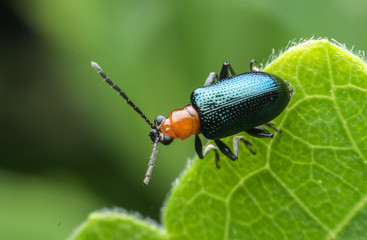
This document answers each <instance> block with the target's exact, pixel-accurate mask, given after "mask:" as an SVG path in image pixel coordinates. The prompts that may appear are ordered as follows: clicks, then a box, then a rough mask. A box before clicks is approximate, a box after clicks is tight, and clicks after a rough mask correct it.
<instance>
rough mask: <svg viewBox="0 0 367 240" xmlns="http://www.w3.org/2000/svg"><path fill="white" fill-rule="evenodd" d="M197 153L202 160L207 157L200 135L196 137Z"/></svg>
mask: <svg viewBox="0 0 367 240" xmlns="http://www.w3.org/2000/svg"><path fill="white" fill-rule="evenodd" d="M195 151H196V153H197V155H198V156H199V158H200V159H203V158H204V156H205V155H203V144H202V143H201V140H200V138H199V135H197V134H196V135H195Z"/></svg>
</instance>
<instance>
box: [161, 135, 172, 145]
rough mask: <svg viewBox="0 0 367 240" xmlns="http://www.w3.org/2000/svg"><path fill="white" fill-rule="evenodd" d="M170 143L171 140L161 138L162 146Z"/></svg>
mask: <svg viewBox="0 0 367 240" xmlns="http://www.w3.org/2000/svg"><path fill="white" fill-rule="evenodd" d="M172 141H173V138H171V137H167V136H163V138H162V141H161V142H162V144H163V145H169V144H170V143H171V142H172Z"/></svg>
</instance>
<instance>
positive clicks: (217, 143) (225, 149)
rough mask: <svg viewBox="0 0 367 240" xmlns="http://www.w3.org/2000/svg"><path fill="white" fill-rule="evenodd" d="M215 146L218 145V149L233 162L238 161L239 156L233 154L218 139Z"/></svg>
mask: <svg viewBox="0 0 367 240" xmlns="http://www.w3.org/2000/svg"><path fill="white" fill-rule="evenodd" d="M214 142H215V144H216V145H217V147H218V148H219V150H220V151H221V152H222V153H223V154H224V155H226V156H227V157H228V158H230V159H231V160H233V161H234V160H236V159H237V156H236V155H234V154H233V152H232V151H231V149H230V148H229V147H228V146H227V145H226V144H225V143H224V142H222V141H221V140H219V139H217V140H214Z"/></svg>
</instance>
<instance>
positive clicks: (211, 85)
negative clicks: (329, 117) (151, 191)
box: [92, 61, 293, 185]
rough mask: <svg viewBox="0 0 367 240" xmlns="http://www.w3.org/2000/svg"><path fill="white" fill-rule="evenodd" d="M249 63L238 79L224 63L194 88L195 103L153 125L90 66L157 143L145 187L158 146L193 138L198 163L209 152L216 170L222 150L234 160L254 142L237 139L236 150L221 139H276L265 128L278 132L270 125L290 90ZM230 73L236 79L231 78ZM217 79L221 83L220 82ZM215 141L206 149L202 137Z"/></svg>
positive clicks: (280, 110) (173, 112) (192, 98)
mask: <svg viewBox="0 0 367 240" xmlns="http://www.w3.org/2000/svg"><path fill="white" fill-rule="evenodd" d="M254 63H255V61H251V63H250V70H251V72H247V73H242V74H238V75H236V73H235V71H234V70H233V68H232V66H231V65H230V64H229V63H227V62H225V63H224V64H223V67H222V70H221V72H220V74H219V76H218V75H217V74H216V73H214V72H213V73H210V74H209V77H208V78H207V80H206V82H205V84H204V87H201V88H198V89H195V90H194V91H193V92H192V94H191V104H189V105H187V106H185V107H184V108H182V109H176V110H173V111H172V112H171V114H170V115H169V116H168V117H165V116H162V115H158V116H157V117H156V118H155V120H154V124H153V123H152V122H150V121H149V119H148V118H147V117H146V116H145V115H144V114H143V113H142V111H141V110H140V109H139V108H138V107H137V106H136V105H135V104H134V103H133V102H132V101H131V100H130V98H128V97H127V96H126V94H125V93H124V92H123V91H122V90H121V89H120V88H119V87H118V86H117V85H116V84H114V83H113V82H112V81H111V80H110V79H109V78H108V77H107V75H106V74H105V73H104V72H103V70H102V69H101V68H100V67H99V66H98V64H97V63H94V62H92V66H93V67H94V68H95V69H96V70H97V71H98V72H99V74H100V75H101V76H102V77H103V79H104V80H105V81H106V82H107V83H108V84H109V85H111V86H112V88H113V89H115V90H116V91H117V92H118V93H119V94H120V95H121V96H122V97H123V98H124V99H125V100H126V102H127V103H128V104H129V105H130V106H131V107H132V108H133V109H134V110H135V111H136V112H137V113H139V115H140V116H141V117H142V118H143V119H144V120H145V121H146V122H147V123H148V124H149V126H150V127H151V130H150V132H149V136H150V138H151V140H152V142H153V144H154V147H153V153H152V155H151V158H150V162H149V167H148V170H147V173H146V176H145V179H144V184H145V185H147V184H148V183H149V180H150V176H151V174H152V171H153V166H154V162H155V158H156V154H157V148H158V143H162V144H164V145H168V144H170V143H171V142H172V141H173V140H174V139H177V138H180V139H182V140H184V139H186V138H188V137H189V136H191V135H195V150H196V152H197V154H198V156H199V158H204V157H205V156H206V155H207V154H208V152H210V151H212V150H213V151H214V152H215V155H216V165H217V167H218V168H219V155H218V149H219V150H220V151H221V152H223V153H224V154H225V155H226V156H227V157H229V158H230V159H232V160H236V159H237V157H238V144H239V142H240V141H243V142H244V143H245V144H246V146H247V148H248V149H249V150H250V152H251V153H253V154H255V152H254V151H253V150H252V149H251V147H250V146H251V143H250V142H249V141H247V140H245V139H244V138H243V137H242V136H236V137H234V138H233V150H234V153H233V152H232V151H231V149H230V148H229V147H228V146H227V145H226V144H224V143H223V142H222V141H221V140H220V138H224V137H228V136H231V135H234V134H236V133H239V132H242V131H245V132H246V133H248V134H249V135H251V136H254V137H258V138H272V137H273V133H272V132H269V131H267V130H266V129H265V128H264V127H263V125H265V126H267V127H270V128H272V129H274V130H276V131H278V132H280V130H278V129H276V128H274V127H273V125H274V124H273V123H270V121H271V120H273V119H274V118H276V117H277V116H278V115H279V114H280V113H281V112H282V111H283V110H284V109H285V108H286V106H287V105H288V103H289V101H290V99H291V97H292V95H293V89H292V86H291V85H290V84H289V83H287V82H286V81H284V80H282V79H281V78H279V77H277V76H274V75H272V74H269V73H265V72H259V71H258V69H257V68H256V67H254ZM229 73H230V74H231V75H232V76H231V77H229ZM216 80H217V81H216ZM200 133H202V134H203V135H204V136H205V137H206V138H208V139H213V140H214V142H215V144H216V145H217V147H215V146H214V145H209V146H207V147H206V148H205V150H204V153H203V149H202V148H203V147H202V143H201V140H200V138H199V134H200Z"/></svg>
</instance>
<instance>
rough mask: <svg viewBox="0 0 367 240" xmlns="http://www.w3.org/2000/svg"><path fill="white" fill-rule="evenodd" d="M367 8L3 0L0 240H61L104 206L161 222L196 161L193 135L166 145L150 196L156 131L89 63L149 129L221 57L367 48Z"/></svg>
mask: <svg viewBox="0 0 367 240" xmlns="http://www.w3.org/2000/svg"><path fill="white" fill-rule="evenodd" d="M366 10H367V2H366V1H363V0H352V1H342V0H334V1H331V0H326V1H319V0H317V1H316V0H308V1H293V0H286V1H279V0H278V1H275V0H274V1H270V0H269V1H267V0H258V1H235V0H231V1H213V0H211V1H208V0H204V1H192V0H189V1H168V0H157V1H145V0H144V1H142V0H124V1H120V0H119V1H117V0H115V1H97V0H88V1H87V0H63V1H62V0H61V1H50V0H29V1H20V0H11V1H10V0H8V1H1V3H0V11H1V15H0V16H1V35H0V40H1V54H0V59H1V64H0V67H1V68H0V79H1V81H0V96H1V102H0V104H1V139H2V142H1V160H0V239H7V240H12V239H17V240H18V239H56V240H57V239H65V238H66V237H67V236H68V235H69V234H70V233H71V231H72V230H73V229H74V228H75V227H76V226H77V225H78V224H80V223H81V222H82V221H83V220H84V219H86V217H87V215H88V213H90V212H91V211H94V210H98V209H101V208H103V207H114V206H119V207H123V208H125V209H127V210H129V211H138V212H140V213H141V214H142V215H143V216H150V217H151V218H153V219H156V220H158V221H159V217H160V211H161V209H160V208H161V206H162V202H163V201H164V199H165V197H166V196H167V193H168V192H169V189H170V188H171V184H172V182H173V181H174V179H175V178H176V177H177V176H179V174H180V172H181V171H182V170H183V169H184V167H185V165H186V163H187V160H188V159H189V158H192V157H193V156H194V155H195V154H194V141H193V138H190V139H188V140H186V141H180V140H178V141H176V142H174V143H173V144H171V145H170V146H169V147H166V146H163V145H162V146H160V147H159V149H158V150H159V151H158V157H157V162H156V168H155V170H154V173H153V178H152V181H151V183H150V185H149V186H147V187H144V186H143V185H142V180H143V177H144V174H145V171H146V165H147V163H148V160H149V156H150V153H151V150H152V145H151V142H150V139H149V138H148V137H147V134H148V131H149V127H148V125H147V124H146V123H145V122H144V121H143V120H142V119H141V118H140V117H139V115H137V114H136V113H135V112H134V111H132V110H131V109H130V107H129V106H128V105H126V104H125V103H124V101H123V100H122V99H121V98H120V97H119V96H118V95H117V94H116V92H114V91H113V90H112V89H110V88H109V87H108V86H107V84H106V83H104V82H103V81H102V79H101V78H100V77H99V76H98V74H97V73H96V71H94V70H93V69H92V68H91V66H90V61H92V60H93V61H97V62H98V63H99V64H100V65H101V67H102V68H103V69H104V70H105V71H106V73H107V74H108V75H109V76H110V77H111V79H112V80H113V81H115V82H116V83H117V84H118V85H119V86H120V87H121V88H122V89H123V90H124V91H125V92H126V93H127V95H128V96H129V97H130V98H132V100H133V101H134V102H135V103H136V104H137V105H138V106H139V107H140V108H141V109H142V110H143V112H144V113H145V114H146V116H148V118H150V119H151V120H152V121H153V120H154V118H155V116H156V115H158V114H163V115H169V113H170V112H171V111H172V110H173V109H175V108H181V107H183V106H185V105H186V104H188V103H189V97H190V93H191V91H192V90H193V89H195V88H197V87H200V86H202V85H203V83H204V81H205V79H206V77H207V75H208V74H209V72H211V71H216V72H219V70H220V68H221V65H222V63H223V62H224V61H230V62H231V63H232V65H233V67H234V68H235V70H236V71H237V72H243V71H248V64H249V62H250V60H251V59H256V60H257V61H258V62H266V60H267V59H268V57H269V55H270V54H271V52H272V49H275V50H276V52H277V51H278V50H280V49H282V48H284V47H285V46H286V45H287V43H288V42H289V41H290V40H294V39H295V40H297V41H298V40H299V39H300V38H310V37H312V36H315V37H328V38H329V39H332V38H335V39H336V40H338V41H339V42H342V43H345V44H346V45H347V46H348V47H351V46H353V45H354V46H355V49H361V50H366V49H367V41H366V40H367V31H366V27H365V23H366V22H367V14H366Z"/></svg>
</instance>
